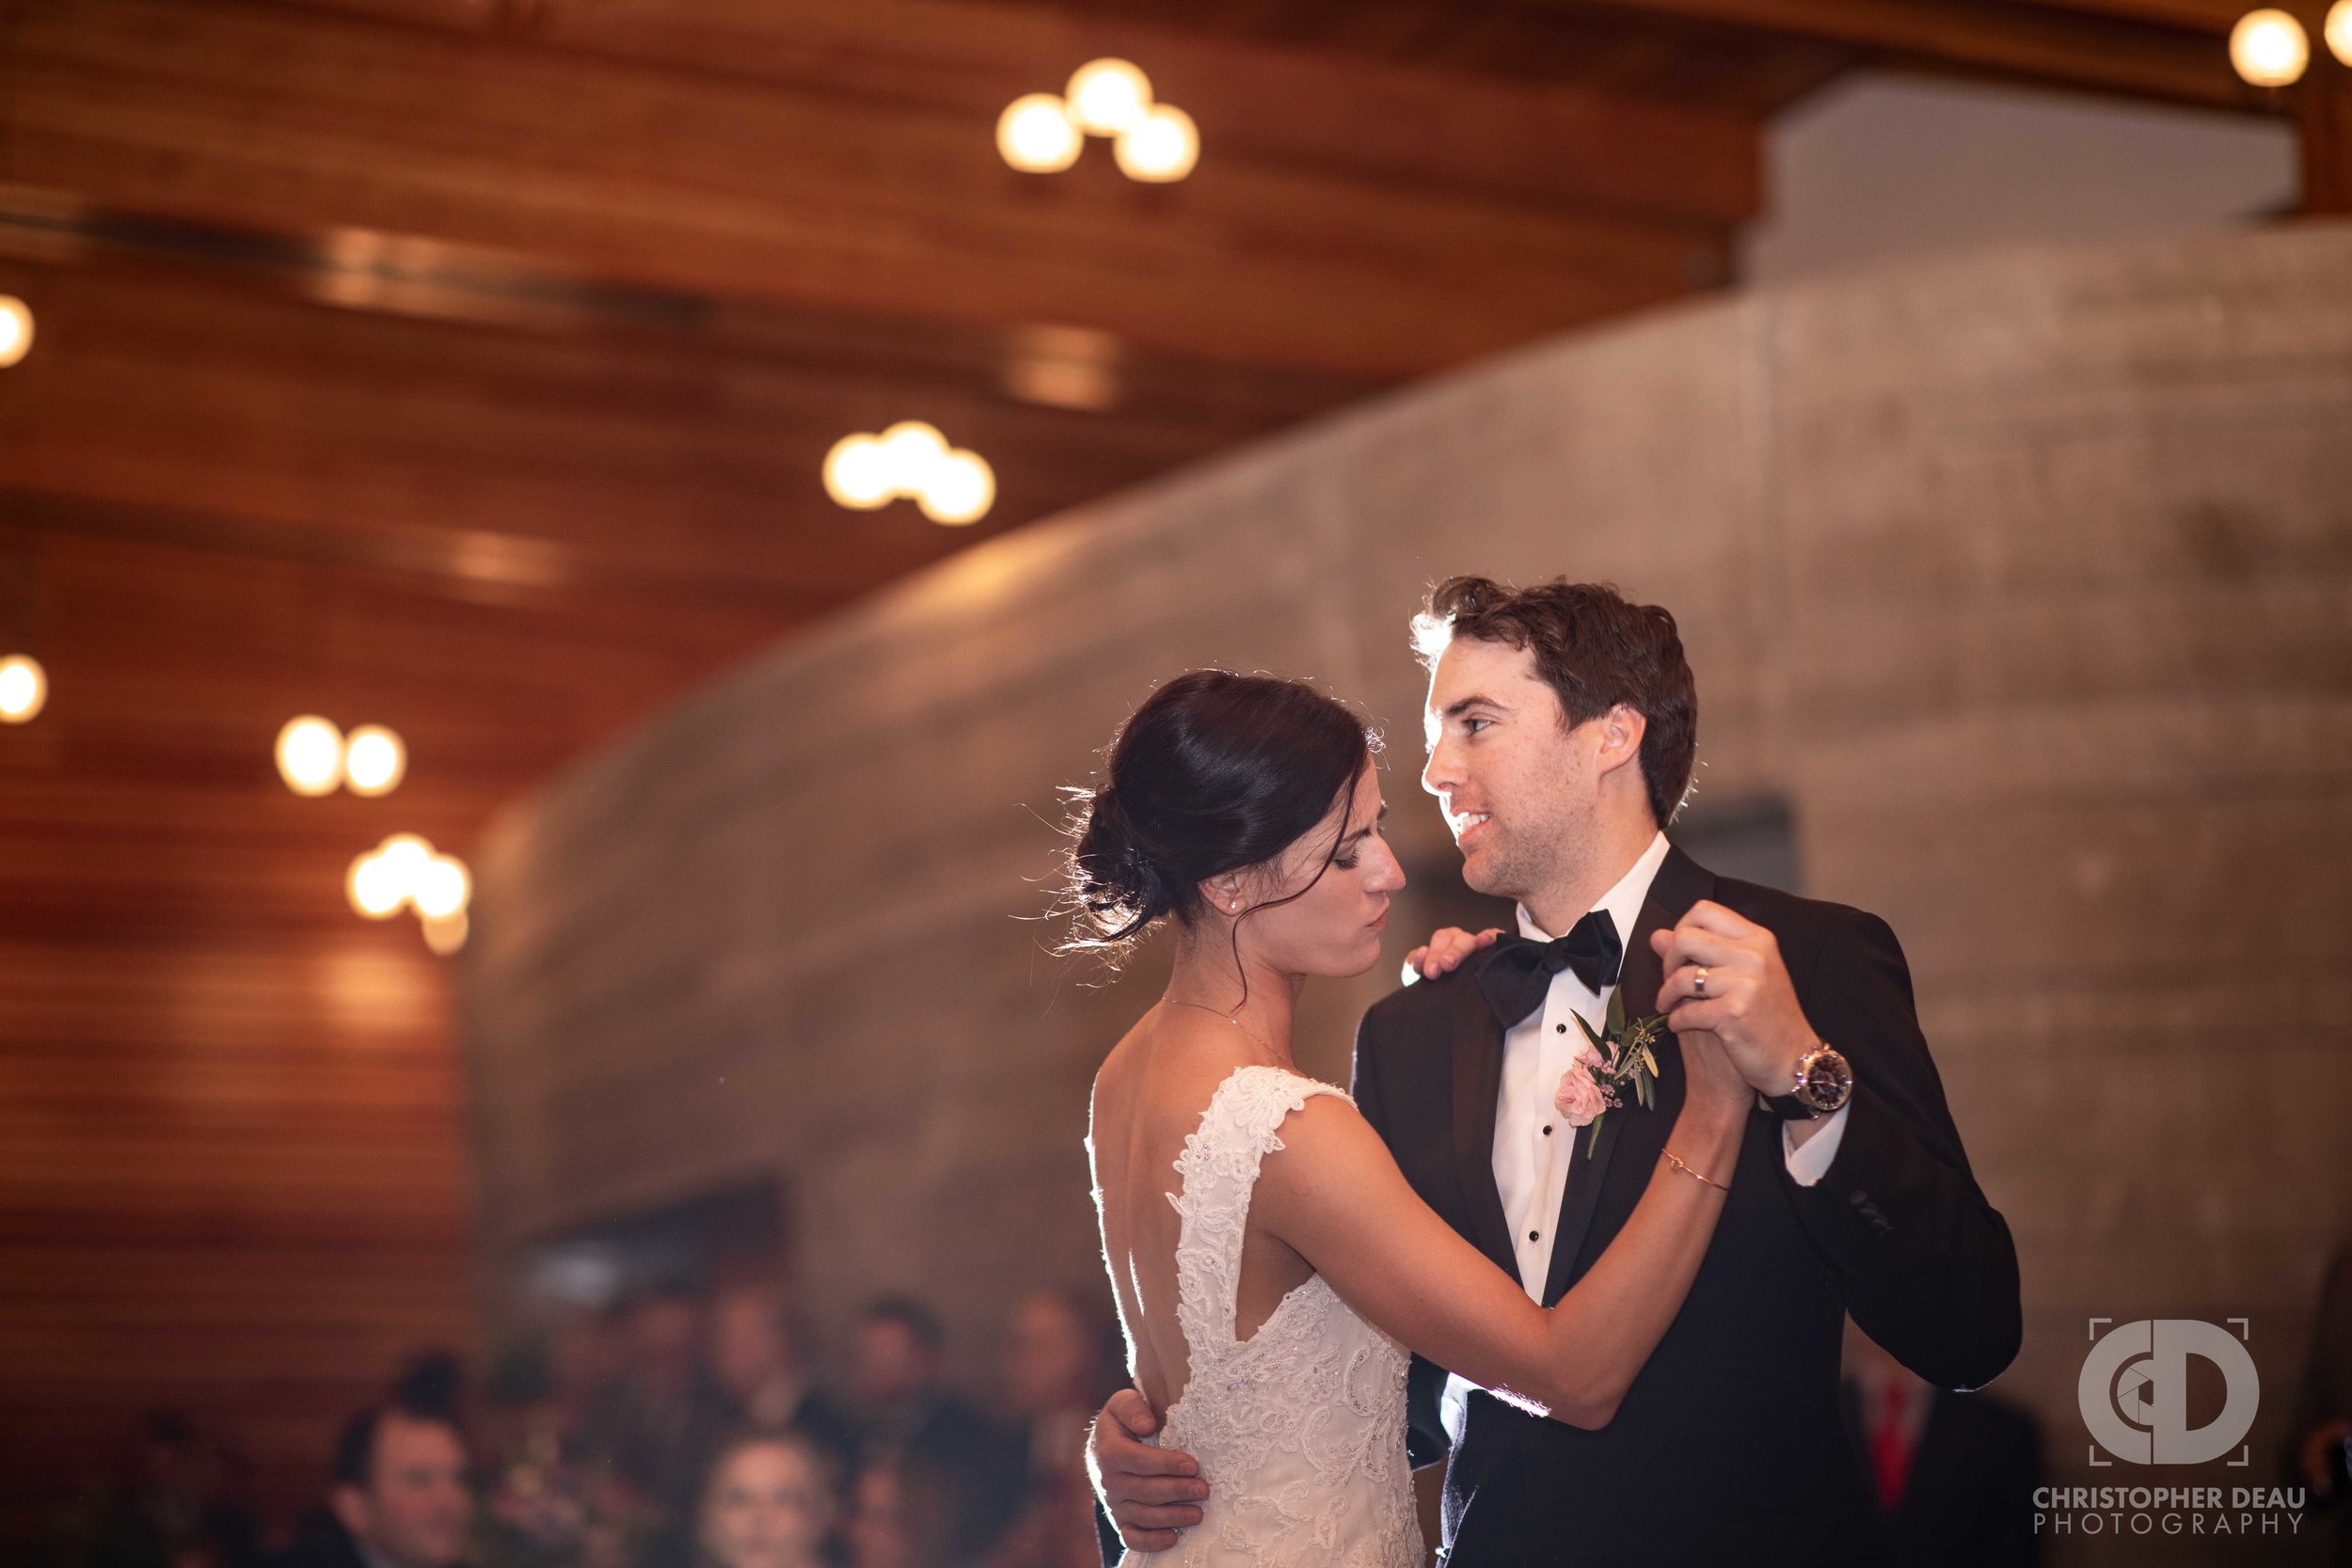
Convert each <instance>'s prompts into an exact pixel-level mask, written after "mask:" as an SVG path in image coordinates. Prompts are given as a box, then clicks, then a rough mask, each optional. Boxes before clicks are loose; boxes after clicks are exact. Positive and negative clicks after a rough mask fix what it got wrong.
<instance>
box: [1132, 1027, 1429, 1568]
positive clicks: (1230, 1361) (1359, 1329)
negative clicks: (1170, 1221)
mask: <svg viewBox="0 0 2352 1568" xmlns="http://www.w3.org/2000/svg"><path fill="white" fill-rule="evenodd" d="M1322 1094H1327V1095H1331V1096H1334V1097H1336V1098H1338V1099H1341V1100H1345V1099H1346V1098H1347V1097H1346V1096H1345V1095H1343V1094H1342V1093H1341V1092H1340V1091H1339V1090H1338V1089H1335V1088H1333V1087H1332V1086H1331V1085H1328V1084H1322V1083H1317V1082H1316V1081H1315V1080H1313V1079H1311V1078H1303V1077H1300V1076H1299V1075H1298V1074H1296V1073H1294V1072H1287V1071H1284V1070H1283V1069H1279V1068H1271V1067H1245V1068H1239V1069H1235V1070H1234V1071H1233V1072H1232V1074H1231V1075H1230V1076H1229V1077H1227V1078H1226V1080H1225V1082H1224V1083H1222V1084H1220V1085H1218V1086H1217V1090H1216V1094H1215V1095H1214V1096H1213V1097H1212V1098H1211V1099H1210V1101H1209V1107H1208V1109H1207V1110H1206V1111H1204V1112H1202V1113H1201V1116H1200V1130H1199V1131H1198V1132H1194V1133H1193V1134H1192V1135H1191V1136H1189V1137H1187V1138H1186V1139H1185V1140H1184V1153H1183V1154H1182V1155H1181V1156H1179V1157H1178V1159H1177V1161H1176V1171H1177V1174H1178V1176H1179V1177H1180V1178H1181V1186H1180V1189H1179V1190H1178V1191H1177V1192H1174V1193H1171V1194H1169V1195H1168V1201H1169V1202H1171V1203H1173V1204H1174V1205H1175V1206H1176V1212H1177V1213H1178V1214H1179V1215H1181V1216H1182V1221H1181V1225H1180V1227H1179V1238H1178V1241H1177V1246H1176V1315H1177V1323H1178V1324H1179V1326H1181V1327H1182V1328H1183V1330H1184V1343H1185V1351H1186V1355H1187V1360H1188V1363H1189V1366H1190V1373H1189V1378H1188V1381H1187V1382H1186V1384H1185V1386H1184V1393H1183V1394H1182V1395H1181V1396H1180V1397H1179V1398H1178V1399H1177V1401H1176V1402H1175V1403H1174V1404H1173V1405H1172V1406H1170V1407H1169V1409H1168V1413H1167V1417H1168V1418H1167V1424H1166V1426H1165V1428H1164V1429H1163V1431H1162V1433H1161V1435H1160V1439H1159V1440H1160V1441H1161V1442H1162V1443H1164V1444H1166V1445H1167V1446H1168V1447H1169V1448H1173V1449H1184V1451H1185V1452H1187V1453H1190V1454H1191V1455H1192V1456H1193V1457H1194V1458H1196V1459H1198V1460H1199V1461H1200V1473H1201V1476H1202V1478H1203V1479H1205V1480H1206V1481H1208V1483H1209V1500H1208V1502H1207V1504H1206V1506H1205V1508H1204V1511H1203V1517H1202V1519H1201V1522H1200V1524H1199V1525H1197V1526H1195V1527H1193V1528H1191V1529H1189V1530H1187V1531H1185V1532H1184V1539H1183V1541H1182V1542H1181V1543H1180V1544H1178V1545H1177V1547H1176V1548H1175V1550H1173V1551H1171V1552H1166V1553H1161V1554H1157V1555H1155V1556H1152V1557H1151V1558H1148V1559H1147V1558H1141V1557H1139V1556H1137V1555H1136V1554H1134V1553H1130V1554H1128V1556H1127V1558H1126V1559H1125V1561H1126V1562H1127V1563H1129V1564H1134V1565H1136V1568H1144V1565H1145V1564H1147V1563H1148V1564H1150V1565H1152V1568H1178V1565H1192V1564H1216V1565H1235V1568H1238V1565H1243V1564H1248V1565H1249V1568H1287V1565H1290V1564H1306V1563H1314V1564H1332V1565H1335V1568H1419V1565H1420V1564H1421V1563H1422V1560H1423V1558H1424V1553H1423V1550H1422V1540H1421V1528H1420V1525H1419V1523H1418V1522H1417V1520H1416V1518H1415V1516H1414V1513H1413V1501H1412V1483H1411V1480H1410V1477H1409V1474H1408V1471H1407V1467H1406V1458H1405V1373H1406V1365H1407V1362H1408V1356H1407V1354H1406V1351H1405V1348H1404V1347H1403V1346H1401V1345H1399V1344H1398V1343H1397V1342H1396V1341H1395V1340H1393V1339H1391V1338H1389V1337H1388V1336H1387V1335H1385V1334H1383V1333H1381V1332H1380V1331H1379V1330H1378V1329H1376V1328H1375V1327H1373V1326H1372V1325H1371V1324H1370V1323H1366V1322H1364V1320H1363V1319H1361V1318H1359V1317H1358V1316H1357V1315H1356V1313H1355V1312H1354V1311H1353V1310H1352V1309H1351V1308H1350V1307H1348V1306H1347V1304H1346V1303H1345V1302H1343V1301H1342V1300H1340V1298H1339V1296H1338V1294H1337V1293H1336V1292H1334V1291H1332V1289H1331V1288H1330V1286H1329V1285H1327V1284H1326V1283H1325V1282H1324V1279H1323V1276H1322V1275H1314V1276H1313V1277H1311V1278H1310V1279H1309V1280H1308V1281H1307V1282H1306V1283H1305V1284H1303V1285H1301V1286H1299V1287H1298V1288H1297V1289H1296V1290H1295V1291H1292V1292H1291V1293H1290V1294H1289V1295H1287V1296H1285V1297H1283V1298H1282V1301H1281V1305H1279V1307H1276V1308H1275V1309H1274V1313H1273V1315H1272V1316H1271V1317H1269V1318H1267V1319H1266V1321H1265V1323H1264V1324H1263V1326H1262V1327H1261V1328H1260V1329H1259V1330H1258V1332H1257V1333H1255V1334H1253V1335H1251V1336H1250V1337H1249V1338H1248V1339H1247V1340H1236V1339H1235V1338H1233V1300H1234V1291H1235V1289H1236V1287H1237V1286H1238V1285H1239V1284H1240V1282H1241V1254H1242V1233H1243V1230H1244V1228H1245V1227H1246V1226H1247V1224H1248V1219H1249V1198H1250V1194H1251V1191H1252V1189H1254V1188H1255V1186H1256V1185H1257V1180H1258V1166H1259V1164H1260V1162H1261V1161H1262V1160H1263V1158H1264V1157H1265V1156H1266V1155H1267V1154H1268V1153H1270V1152H1272V1151H1273V1150H1275V1149H1278V1148H1281V1147H1282V1141H1281V1139H1280V1138H1279V1136H1278V1135H1277V1132H1278V1130H1279V1128H1280V1127H1281V1125H1282V1122H1283V1121H1284V1120H1285V1119H1286V1118H1287V1117H1289V1116H1290V1115H1291V1113H1292V1112H1294V1111H1295V1110H1297V1109H1298V1108H1299V1107H1301V1106H1303V1105H1304V1104H1306V1103H1307V1101H1309V1100H1310V1099H1311V1098H1313V1097H1314V1096H1316V1095H1322Z"/></svg>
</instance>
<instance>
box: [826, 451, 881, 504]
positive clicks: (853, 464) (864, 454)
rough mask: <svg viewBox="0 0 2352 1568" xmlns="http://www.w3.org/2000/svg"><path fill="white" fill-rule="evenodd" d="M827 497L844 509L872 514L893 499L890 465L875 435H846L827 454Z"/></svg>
mask: <svg viewBox="0 0 2352 1568" xmlns="http://www.w3.org/2000/svg"><path fill="white" fill-rule="evenodd" d="M825 494H827V495H828V496H831V497H832V498H833V499H834V500H836V501H838V502H840V503H841V504H842V505H843V506H846V507H850V508H851V509H852V510H854V511H858V512H870V511H872V510H873V509H874V508H875V507H878V506H888V505H889V504H890V499H891V484H890V466H889V464H888V463H886V462H885V461H884V460H883V458H882V443H881V442H880V441H877V440H875V439H874V438H873V437H872V436H843V437H841V439H840V440H838V441H835V442H834V444H833V450H832V451H829V452H827V453H825Z"/></svg>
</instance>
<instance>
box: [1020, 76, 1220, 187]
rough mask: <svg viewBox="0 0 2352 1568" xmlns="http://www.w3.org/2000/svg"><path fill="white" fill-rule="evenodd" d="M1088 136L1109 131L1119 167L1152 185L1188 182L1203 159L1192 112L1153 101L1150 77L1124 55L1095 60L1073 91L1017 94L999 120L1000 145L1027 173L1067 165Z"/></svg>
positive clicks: (1075, 79) (1051, 170) (1047, 171)
mask: <svg viewBox="0 0 2352 1568" xmlns="http://www.w3.org/2000/svg"><path fill="white" fill-rule="evenodd" d="M1089 136H1108V137H1110V138H1111V153H1112V156H1113V157H1114V158H1115V159H1117V161H1118V163H1119V171H1120V173H1121V174H1124V175H1125V176H1126V177H1127V178H1128V179H1130V180H1140V181H1143V182H1147V183H1151V184H1165V183H1167V182H1169V181H1171V180H1182V179H1183V178H1184V176H1185V175H1187V174H1190V173H1191V172H1192V166H1193V165H1194V164H1195V163H1197V162H1199V161H1200V131H1199V130H1197V129H1196V128H1195V127H1194V125H1193V123H1192V117H1191V116H1190V115H1188V114H1186V113H1184V110H1182V109H1180V108H1178V107H1177V106H1176V105H1175V104H1173V103H1154V102H1153V101H1152V82H1151V78H1149V77H1147V76H1145V75H1144V73H1143V72H1142V71H1138V70H1136V68H1135V67H1134V66H1132V65H1130V64H1128V63H1127V62H1126V61H1125V60H1091V61H1089V62H1088V63H1087V64H1085V65H1082V66H1080V67H1079V68H1078V69H1077V71H1075V72H1074V73H1073V75H1072V76H1071V78H1070V87H1069V90H1068V91H1067V92H1066V93H1063V94H1061V95H1059V96H1057V95H1056V94H1054V93H1050V92H1033V93H1030V94H1028V95H1027V96H1025V97H1022V98H1016V99H1014V100H1013V101H1012V103H1010V104H1009V105H1008V106H1007V107H1006V109H1005V112H1004V113H1003V114H1002V115H1001V116H999V117H998V118H997V120H996V150H997V151H999V152H1001V153H1003V154H1004V157H1005V162H1007V163H1009V164H1010V165H1011V166H1013V167H1015V168H1017V169H1020V170H1021V171H1022V172H1023V173H1025V174H1057V173H1059V172H1060V171H1061V170H1063V169H1066V168H1068V167H1069V166H1071V165H1073V164H1074V163H1076V162H1077V161H1078V154H1079V152H1080V151H1082V150H1084V149H1085V147H1086V138H1087V137H1089Z"/></svg>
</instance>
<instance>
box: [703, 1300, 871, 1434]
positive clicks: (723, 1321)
mask: <svg viewBox="0 0 2352 1568" xmlns="http://www.w3.org/2000/svg"><path fill="white" fill-rule="evenodd" d="M709 1366H710V1380H711V1382H712V1384H713V1385H714V1386H716V1387H717V1389H718V1392H719V1394H720V1396H721V1397H722V1398H723V1399H724V1400H725V1401H726V1402H727V1405H728V1414H729V1415H730V1416H731V1417H733V1418H734V1419H735V1421H736V1423H737V1424H739V1425H740V1426H742V1427H744V1428H747V1429H749V1430H751V1431H754V1432H771V1433H773V1432H791V1433H800V1434H801V1435H802V1436H803V1437H806V1438H807V1439H808V1440H809V1441H810V1442H812V1443H815V1444H816V1445H817V1446H818V1448H819V1449H822V1450H823V1452H824V1457H825V1459H826V1460H827V1462H828V1465H829V1469H830V1472H831V1473H832V1474H834V1475H836V1476H839V1477H842V1478H845V1479H846V1478H847V1477H848V1475H849V1474H850V1470H851V1469H852V1468H853V1467H854V1465H855V1462H856V1458H857V1426H856V1424H855V1423H854V1422H853V1421H851V1420H850V1416H849V1413H848V1412H847V1411H845V1410H843V1409H842V1408H841V1407H840V1406H839V1405H837V1404H835V1403H834V1402H833V1401H832V1400H830V1399H828V1398H827V1397H826V1396H825V1394H824V1391H823V1390H822V1389H820V1388H818V1386H817V1385H816V1382H815V1380H814V1379H813V1378H811V1377H810V1375H809V1370H808V1363H807V1361H806V1359H805V1358H804V1357H803V1355H802V1354H801V1336H800V1333H799V1331H798V1330H797V1328H796V1327H795V1326H794V1324H793V1322H792V1316H791V1311H790V1303H789V1301H788V1300H787V1295H786V1293H785V1291H784V1290H783V1289H782V1288H781V1287H779V1286H777V1285H775V1284H772V1283H768V1282H746V1283H743V1284H739V1285H732V1286H729V1287H727V1288H726V1289H724V1290H722V1291H720V1292H719V1293H718V1294H717V1296H715V1297H714V1298H713V1299H712V1301H711V1304H710V1336H709Z"/></svg>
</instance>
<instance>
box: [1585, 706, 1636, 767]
mask: <svg viewBox="0 0 2352 1568" xmlns="http://www.w3.org/2000/svg"><path fill="white" fill-rule="evenodd" d="M1594 723H1595V724H1596V725H1597V726H1598V727H1599V733H1600V750H1599V751H1598V752H1595V753H1594V756H1593V764H1594V771H1595V772H1597V773H1611V772H1614V771H1615V770H1616V769H1617V768H1622V767H1624V766H1625V765H1626V764H1627V763H1629V762H1633V761H1636V760H1638V759H1639V758H1640V756H1641V754H1642V736H1645V735H1647V734H1648V733H1649V721H1648V720H1646V719H1645V718H1643V717H1642V710H1641V709H1639V708H1637V707H1634V706H1632V705H1629V704H1626V703H1619V704H1617V705H1616V706H1614V707H1613V708H1611V709H1610V710H1609V711H1608V712H1607V713H1604V714H1602V715H1601V716H1600V717H1599V718H1598V719H1597V720H1595V721H1594Z"/></svg>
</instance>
